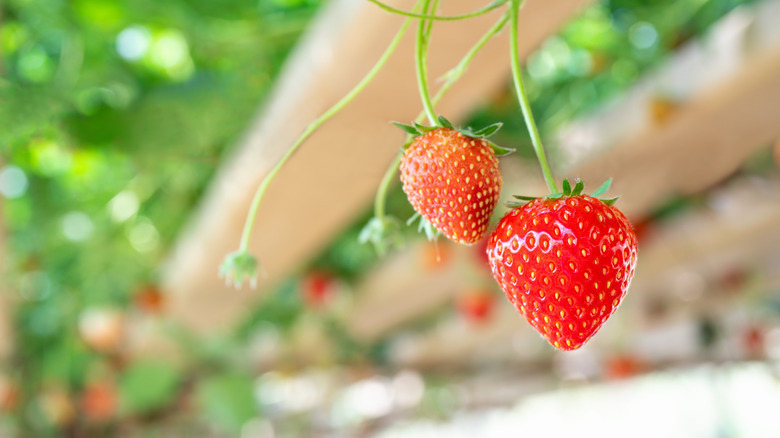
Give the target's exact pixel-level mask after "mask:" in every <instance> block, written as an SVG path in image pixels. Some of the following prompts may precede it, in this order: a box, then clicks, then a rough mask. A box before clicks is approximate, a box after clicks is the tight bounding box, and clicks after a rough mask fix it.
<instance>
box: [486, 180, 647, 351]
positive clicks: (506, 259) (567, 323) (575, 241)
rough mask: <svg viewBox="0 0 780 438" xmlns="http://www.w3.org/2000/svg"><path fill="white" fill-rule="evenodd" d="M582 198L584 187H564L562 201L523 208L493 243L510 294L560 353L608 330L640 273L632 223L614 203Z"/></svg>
mask: <svg viewBox="0 0 780 438" xmlns="http://www.w3.org/2000/svg"><path fill="white" fill-rule="evenodd" d="M608 183H609V181H608V182H607V183H606V184H605V185H604V186H602V187H601V188H599V189H598V190H597V191H596V192H597V193H594V195H595V196H598V195H599V194H601V193H603V192H604V191H606V187H608ZM581 191H582V182H578V183H577V186H576V187H575V190H574V191H572V190H571V188H570V186H569V183H568V182H567V181H565V182H564V192H563V193H557V194H555V195H552V196H551V197H548V198H537V199H533V200H531V201H530V202H528V203H527V204H525V205H522V206H517V207H516V208H515V209H514V210H512V211H510V212H509V213H508V214H507V215H506V216H504V217H503V219H501V221H500V222H499V224H498V227H497V228H496V230H495V232H494V233H493V234H492V236H491V237H490V241H489V242H488V250H487V251H488V257H489V258H490V266H491V270H492V271H493V276H494V277H495V278H496V280H497V281H498V283H499V285H500V286H501V289H502V290H503V291H504V294H505V295H506V296H507V298H508V299H509V301H511V302H512V304H514V305H515V307H516V308H517V310H518V311H519V312H520V313H521V314H522V315H523V316H524V317H525V318H526V319H527V320H528V322H529V323H530V324H531V325H532V326H533V327H534V328H535V329H536V330H537V331H538V332H539V333H540V334H541V335H542V336H543V337H544V338H545V339H547V341H548V342H550V344H552V345H553V346H554V347H556V348H558V349H561V350H575V349H577V348H580V347H581V346H582V345H583V344H584V343H585V342H586V341H587V340H588V339H590V338H591V337H592V336H593V335H594V334H595V333H596V332H597V331H598V330H599V329H600V328H601V326H602V325H603V324H604V322H606V321H607V319H608V318H609V317H610V316H611V315H612V313H613V312H614V311H615V309H617V307H618V305H619V304H620V303H621V301H622V300H623V298H624V297H625V295H626V291H627V290H628V286H629V283H630V282H631V278H632V277H633V275H634V268H635V266H636V258H637V257H636V254H637V239H636V234H635V233H634V230H633V229H632V228H631V224H630V223H629V222H628V219H626V217H625V216H624V215H623V213H621V212H620V211H619V210H618V209H617V208H615V207H612V206H611V204H612V203H613V202H614V200H608V201H602V200H600V199H597V198H595V197H593V196H587V195H580V193H581ZM518 198H521V199H530V198H525V197H518Z"/></svg>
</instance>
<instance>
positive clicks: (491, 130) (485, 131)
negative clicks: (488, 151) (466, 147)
mask: <svg viewBox="0 0 780 438" xmlns="http://www.w3.org/2000/svg"><path fill="white" fill-rule="evenodd" d="M502 126H504V124H503V123H501V122H498V123H493V124H492V125H488V126H485V127H484V128H482V129H477V130H476V131H474V130H473V129H471V128H468V129H465V130H463V131H461V132H462V133H463V135H468V136H469V137H479V138H488V137H490V136H491V135H493V134H495V133H496V132H497V131H498V130H499V129H501V127H502Z"/></svg>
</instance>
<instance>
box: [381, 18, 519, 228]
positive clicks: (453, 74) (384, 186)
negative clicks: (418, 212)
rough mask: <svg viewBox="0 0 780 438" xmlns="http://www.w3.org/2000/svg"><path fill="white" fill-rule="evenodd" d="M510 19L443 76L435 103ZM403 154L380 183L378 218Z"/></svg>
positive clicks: (422, 115) (498, 24)
mask: <svg viewBox="0 0 780 438" xmlns="http://www.w3.org/2000/svg"><path fill="white" fill-rule="evenodd" d="M508 21H509V12H507V13H505V14H504V15H502V16H501V18H500V19H499V20H498V21H497V22H496V24H494V25H493V27H491V28H490V29H489V30H488V31H487V32H486V33H485V34H484V35H482V38H480V39H479V41H477V43H476V44H474V46H473V47H472V48H471V49H469V51H468V52H467V53H466V54H465V55H464V56H463V58H462V59H461V60H460V62H459V63H458V65H456V66H455V67H453V68H452V69H450V70H449V71H448V72H447V73H445V74H444V75H443V76H442V79H444V83H443V84H442V85H441V87H440V88H439V91H437V92H436V96H434V97H433V103H434V104H436V103H438V102H439V101H440V100H441V99H442V97H444V95H445V94H447V92H448V91H449V90H450V88H452V86H453V85H455V83H456V82H458V79H460V77H461V76H463V74H464V73H466V69H467V68H468V66H469V64H471V61H472V60H473V59H474V57H475V56H476V55H477V53H479V51H480V50H482V48H483V47H485V44H487V42H488V41H490V40H491V39H492V38H493V37H494V36H496V35H497V34H498V33H499V32H500V31H501V29H503V28H504V26H506V23H507V22H508ZM425 116H426V114H425V112H421V113H420V114H419V115H418V116H417V118H416V119H415V122H417V123H422V121H423V119H424V118H425ZM411 140H412V136H411V135H407V136H406V140H405V141H404V143H409V142H410V141H411ZM403 154H404V153H403V151H401V152H399V153H398V154H397V155H396V157H395V158H394V159H393V162H392V163H391V164H390V167H388V168H387V171H386V172H385V175H384V176H383V177H382V182H381V183H380V184H379V188H378V189H377V192H376V198H375V199H374V216H375V217H377V218H380V219H384V217H385V199H386V198H387V191H388V190H389V189H390V184H391V183H392V182H393V176H394V175H395V172H396V171H397V170H398V166H399V165H400V164H401V157H402V156H403Z"/></svg>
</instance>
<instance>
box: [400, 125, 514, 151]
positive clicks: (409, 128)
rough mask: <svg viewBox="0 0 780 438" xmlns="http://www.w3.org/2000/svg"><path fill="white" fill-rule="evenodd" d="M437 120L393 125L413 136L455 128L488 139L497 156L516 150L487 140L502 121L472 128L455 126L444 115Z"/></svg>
mask: <svg viewBox="0 0 780 438" xmlns="http://www.w3.org/2000/svg"><path fill="white" fill-rule="evenodd" d="M437 121H438V124H437V125H436V126H425V125H421V124H419V123H417V122H412V124H411V125H404V124H403V123H399V122H393V125H395V126H397V127H398V128H400V129H401V130H402V131H404V132H405V133H407V134H410V135H413V136H420V135H425V134H427V133H429V132H431V131H433V130H435V129H439V128H448V129H453V130H455V131H458V132H460V133H461V134H463V135H464V136H466V137H469V138H477V139H480V140H485V141H487V143H488V144H490V147H491V148H492V149H493V152H494V153H495V154H496V156H497V157H503V156H506V155H509V154H511V153H512V152H514V151H515V150H514V149H510V148H505V147H502V146H498V145H497V144H495V143H493V142H492V141H489V140H487V138H488V137H490V136H492V135H493V134H495V133H496V132H498V130H499V129H501V126H503V123H500V122H499V123H493V124H492V125H488V126H485V127H484V128H480V129H474V128H471V127H468V128H455V127H454V126H453V125H452V123H451V122H450V121H449V120H447V119H446V118H445V117H444V116H439V117H438V119H437ZM409 144H411V143H408V144H406V145H404V148H406V147H408V146H409Z"/></svg>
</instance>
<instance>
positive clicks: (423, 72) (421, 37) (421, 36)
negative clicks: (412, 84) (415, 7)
mask: <svg viewBox="0 0 780 438" xmlns="http://www.w3.org/2000/svg"><path fill="white" fill-rule="evenodd" d="M429 6H430V0H423V6H422V11H423V13H428V8H429ZM431 23H432V22H431V21H429V20H425V19H421V20H420V24H419V25H418V26H417V42H416V44H415V51H414V58H415V67H416V70H417V87H418V88H419V89H420V98H421V99H422V104H423V108H424V109H425V114H426V115H427V116H428V121H429V122H430V124H431V125H434V126H436V125H437V124H438V122H437V120H436V111H434V109H433V103H432V102H431V95H430V92H429V91H428V60H427V58H428V37H429V36H430V35H429V34H430V30H431Z"/></svg>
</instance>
